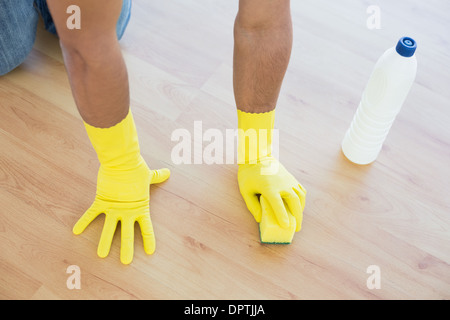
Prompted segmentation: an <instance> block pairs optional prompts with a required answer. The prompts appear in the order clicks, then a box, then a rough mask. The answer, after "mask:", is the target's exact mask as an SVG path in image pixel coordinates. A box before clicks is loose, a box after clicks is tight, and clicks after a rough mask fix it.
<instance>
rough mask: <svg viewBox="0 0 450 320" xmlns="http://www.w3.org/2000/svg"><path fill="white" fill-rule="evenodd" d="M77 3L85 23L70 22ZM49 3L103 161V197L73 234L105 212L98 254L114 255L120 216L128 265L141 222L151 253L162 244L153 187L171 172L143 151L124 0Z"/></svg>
mask: <svg viewBox="0 0 450 320" xmlns="http://www.w3.org/2000/svg"><path fill="white" fill-rule="evenodd" d="M72 4H75V5H77V6H79V7H80V10H81V29H69V28H67V26H66V21H67V18H68V16H69V14H68V13H67V8H68V7H69V6H70V5H72ZM48 5H49V8H50V12H51V14H52V17H53V19H54V21H55V25H56V30H57V33H58V36H59V38H60V44H61V48H62V51H63V55H64V62H65V65H66V69H67V74H68V76H69V80H70V84H71V88H72V93H73V96H74V99H75V102H76V105H77V108H78V110H79V112H80V115H81V117H82V118H83V120H84V124H85V128H86V131H87V133H88V136H89V139H90V141H91V143H92V145H93V147H94V149H95V151H96V153H97V156H98V159H99V161H100V169H99V172H98V177H97V192H96V196H95V200H94V202H93V204H92V205H91V207H90V208H89V209H88V210H87V211H86V212H85V213H84V215H83V216H82V217H81V218H80V219H79V220H78V222H77V223H76V224H75V226H74V228H73V232H74V233H75V234H80V233H81V232H83V230H84V229H85V228H86V227H87V226H88V225H89V223H90V222H92V221H93V220H94V219H95V218H96V217H97V216H98V215H99V214H102V213H104V214H105V216H106V217H105V225H104V227H103V231H102V235H101V238H100V242H99V245H98V250H97V253H98V255H99V256H100V257H106V256H107V255H108V253H109V250H110V247H111V242H112V239H113V236H114V232H115V230H116V226H117V223H118V222H119V221H120V222H121V228H122V232H121V235H122V239H121V250H120V260H121V261H122V263H124V264H128V263H130V262H131V261H132V259H133V247H134V224H135V222H138V223H139V225H140V227H141V232H142V238H143V241H144V250H145V252H146V253H148V254H152V253H153V251H154V250H155V237H154V233H153V226H152V223H151V219H150V209H149V199H150V195H149V191H150V190H149V188H150V184H151V183H159V182H162V181H164V180H166V179H167V178H168V177H169V175H170V171H169V170H168V169H161V170H150V169H149V167H148V166H147V164H146V162H145V160H144V159H143V158H142V156H141V153H140V148H139V141H138V137H137V133H136V127H135V123H134V120H133V115H132V113H131V109H130V107H129V103H130V97H129V86H128V77H127V69H126V66H125V63H124V60H123V57H122V53H121V50H120V47H119V43H118V39H117V35H116V23H117V20H118V17H119V15H120V11H121V8H122V0H95V1H93V0H77V1H74V0H48Z"/></svg>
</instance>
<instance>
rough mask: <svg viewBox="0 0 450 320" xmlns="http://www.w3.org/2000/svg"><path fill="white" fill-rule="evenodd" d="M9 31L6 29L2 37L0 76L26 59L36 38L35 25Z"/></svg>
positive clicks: (0, 44)
mask: <svg viewBox="0 0 450 320" xmlns="http://www.w3.org/2000/svg"><path fill="white" fill-rule="evenodd" d="M36 22H37V20H36ZM8 31H10V30H6V32H4V33H3V34H2V36H1V37H0V76H2V75H5V74H7V73H8V72H10V71H12V70H13V69H15V68H16V67H18V66H19V65H20V64H22V62H24V61H25V59H26V58H27V56H28V54H29V53H30V52H31V50H32V49H33V45H34V40H35V38H36V34H35V29H34V28H33V25H30V26H29V28H25V27H24V28H22V29H19V28H17V29H16V31H17V32H8Z"/></svg>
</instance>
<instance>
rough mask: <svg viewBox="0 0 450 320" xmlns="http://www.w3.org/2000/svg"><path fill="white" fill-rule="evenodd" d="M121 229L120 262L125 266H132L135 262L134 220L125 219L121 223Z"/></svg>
mask: <svg viewBox="0 0 450 320" xmlns="http://www.w3.org/2000/svg"><path fill="white" fill-rule="evenodd" d="M120 223H121V225H122V229H121V234H122V236H121V245H120V261H121V262H122V263H123V264H130V263H131V261H133V253H134V220H133V219H123V220H121V221H120Z"/></svg>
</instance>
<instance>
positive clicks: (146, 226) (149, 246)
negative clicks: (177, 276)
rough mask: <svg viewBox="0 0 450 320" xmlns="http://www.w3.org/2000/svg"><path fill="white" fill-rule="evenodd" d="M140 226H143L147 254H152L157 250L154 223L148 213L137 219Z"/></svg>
mask: <svg viewBox="0 0 450 320" xmlns="http://www.w3.org/2000/svg"><path fill="white" fill-rule="evenodd" d="M137 222H138V223H139V226H140V227H141V234H142V239H143V241H144V250H145V252H146V253H147V254H152V253H153V252H155V247H156V241H155V234H154V233H153V225H152V221H151V220H150V215H149V214H146V215H143V216H140V217H139V218H138V219H137Z"/></svg>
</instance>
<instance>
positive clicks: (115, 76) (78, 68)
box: [47, 0, 130, 128]
mask: <svg viewBox="0 0 450 320" xmlns="http://www.w3.org/2000/svg"><path fill="white" fill-rule="evenodd" d="M47 3H48V5H49V8H50V11H51V13H52V17H53V20H54V21H55V25H56V29H57V32H58V35H59V38H60V44H61V49H62V52H63V56H64V62H65V66H66V69H67V73H68V77H69V81H70V85H71V88H72V93H73V97H74V99H75V102H76V105H77V107H78V110H79V112H80V114H81V116H82V118H83V120H84V121H85V122H86V123H88V124H90V125H92V126H94V127H100V128H107V127H111V126H113V125H115V124H117V123H118V122H120V121H121V120H122V119H124V118H125V117H126V115H127V114H128V109H129V105H130V97H129V85H128V76H127V69H126V66H125V62H124V60H123V56H122V52H121V50H120V46H119V42H118V39H117V35H116V24H117V20H118V17H119V16H120V12H121V8H122V0H95V1H92V0H48V1H47ZM72 4H75V5H77V6H78V7H79V8H80V12H81V17H80V19H81V28H80V29H70V28H68V27H67V25H66V22H67V17H68V14H67V8H68V6H70V5H72Z"/></svg>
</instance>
